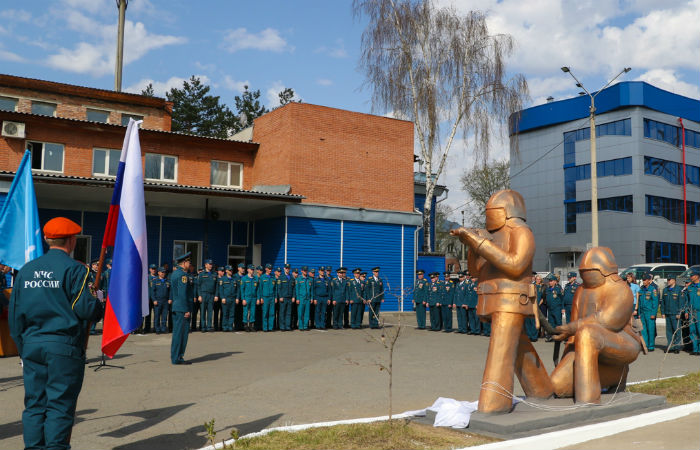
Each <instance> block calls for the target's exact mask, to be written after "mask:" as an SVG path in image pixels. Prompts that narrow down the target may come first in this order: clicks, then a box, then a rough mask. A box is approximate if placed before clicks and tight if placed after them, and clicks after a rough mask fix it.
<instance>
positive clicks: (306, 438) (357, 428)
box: [227, 419, 498, 450]
mask: <svg viewBox="0 0 700 450" xmlns="http://www.w3.org/2000/svg"><path fill="white" fill-rule="evenodd" d="M497 440H498V439H493V438H489V437H486V436H480V435H477V434H471V433H464V432H462V431H456V430H452V429H450V428H444V427H432V426H429V425H423V424H418V423H414V422H410V421H406V420H402V419H399V420H393V421H391V422H388V421H383V422H374V423H360V424H352V425H336V426H332V427H321V428H309V429H306V430H301V431H295V432H290V431H273V432H271V433H269V434H266V435H264V436H257V437H253V438H244V439H239V440H238V441H236V443H235V446H229V447H227V448H228V449H236V450H239V449H250V450H255V449H260V450H262V449H280V450H286V449H297V450H336V449H348V450H364V449H377V450H383V449H386V450H390V449H405V450H412V449H416V450H432V449H435V450H437V449H450V448H455V447H467V446H473V445H481V444H486V443H489V442H494V441H497Z"/></svg>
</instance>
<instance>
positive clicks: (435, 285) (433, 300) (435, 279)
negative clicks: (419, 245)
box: [428, 272, 442, 331]
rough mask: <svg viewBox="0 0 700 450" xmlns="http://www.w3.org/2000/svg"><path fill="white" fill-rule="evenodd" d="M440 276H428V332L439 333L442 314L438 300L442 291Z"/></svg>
mask: <svg viewBox="0 0 700 450" xmlns="http://www.w3.org/2000/svg"><path fill="white" fill-rule="evenodd" d="M439 276H440V274H439V273H438V272H432V273H431V274H430V286H429V289H430V290H429V291H428V308H430V331H440V329H441V328H442V312H441V311H440V306H439V304H440V300H441V296H442V291H441V288H440V284H441V282H440V278H439Z"/></svg>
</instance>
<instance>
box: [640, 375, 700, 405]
mask: <svg viewBox="0 0 700 450" xmlns="http://www.w3.org/2000/svg"><path fill="white" fill-rule="evenodd" d="M627 389H628V390H629V391H630V392H639V393H642V394H651V395H663V396H664V397H666V401H667V402H668V403H671V404H673V405H684V404H686V403H694V402H698V401H700V372H694V373H689V374H688V375H685V376H682V377H678V378H669V379H666V380H655V381H649V382H647V383H642V384H635V385H632V386H628V387H627Z"/></svg>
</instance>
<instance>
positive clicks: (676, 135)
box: [644, 119, 700, 148]
mask: <svg viewBox="0 0 700 450" xmlns="http://www.w3.org/2000/svg"><path fill="white" fill-rule="evenodd" d="M682 132H683V130H682V129H681V127H677V126H675V125H670V124H667V123H663V122H657V121H656V120H651V119H644V137H645V138H649V139H656V140H659V141H664V142H668V143H669V144H671V145H675V146H676V147H680V146H681V135H682V134H683V133H682ZM685 145H686V146H688V147H695V148H700V133H698V132H697V131H693V130H688V129H687V128H686V130H685Z"/></svg>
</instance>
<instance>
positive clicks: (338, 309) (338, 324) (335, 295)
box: [329, 267, 348, 330]
mask: <svg viewBox="0 0 700 450" xmlns="http://www.w3.org/2000/svg"><path fill="white" fill-rule="evenodd" d="M343 269H345V268H344V267H339V268H338V270H336V273H337V278H334V279H333V280H332V281H331V287H330V297H329V298H330V301H331V304H332V305H333V329H334V330H340V329H342V328H343V313H344V312H345V304H346V302H347V295H348V289H347V282H346V280H345V277H343Z"/></svg>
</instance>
